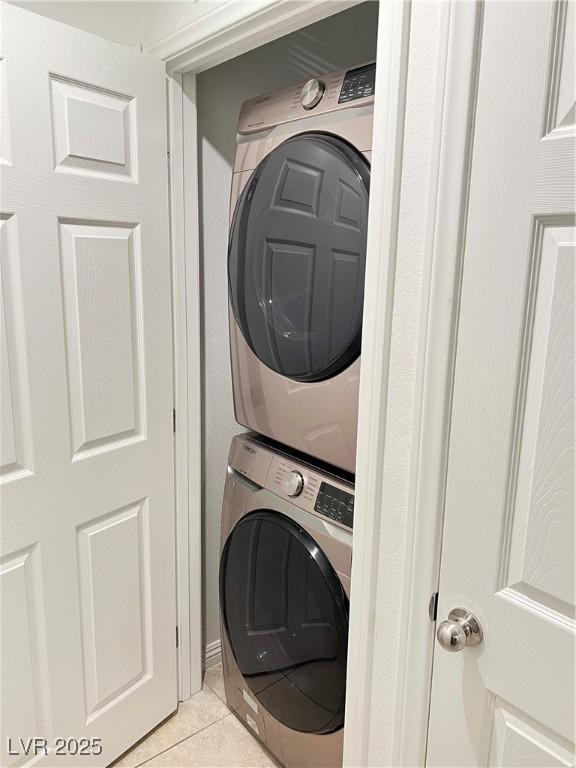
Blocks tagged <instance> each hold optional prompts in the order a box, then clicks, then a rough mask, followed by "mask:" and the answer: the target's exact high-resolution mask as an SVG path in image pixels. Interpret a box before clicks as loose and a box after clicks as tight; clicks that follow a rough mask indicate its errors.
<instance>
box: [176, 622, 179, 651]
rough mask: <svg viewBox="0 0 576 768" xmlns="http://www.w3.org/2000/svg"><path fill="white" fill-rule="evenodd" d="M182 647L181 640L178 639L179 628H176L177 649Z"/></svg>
mask: <svg viewBox="0 0 576 768" xmlns="http://www.w3.org/2000/svg"><path fill="white" fill-rule="evenodd" d="M179 645H180V638H179V637H178V627H176V648H178V646H179Z"/></svg>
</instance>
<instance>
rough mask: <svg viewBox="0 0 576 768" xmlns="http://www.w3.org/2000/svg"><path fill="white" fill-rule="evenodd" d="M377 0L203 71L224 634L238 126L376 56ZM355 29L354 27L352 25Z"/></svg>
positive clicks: (214, 501)
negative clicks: (295, 89)
mask: <svg viewBox="0 0 576 768" xmlns="http://www.w3.org/2000/svg"><path fill="white" fill-rule="evenodd" d="M377 13H378V6H377V3H374V2H368V3H364V4H362V5H359V6H356V7H354V8H351V9H350V10H347V11H344V12H342V13H340V14H337V15H335V16H332V17H330V18H328V19H325V20H323V21H321V22H318V23H316V24H314V25H312V26H310V27H307V28H305V29H303V30H300V31H298V32H294V33H292V34H291V35H287V36H286V37H283V38H280V39H278V40H276V41H274V42H272V43H269V44H268V45H266V46H263V47H261V48H259V49H257V50H255V51H251V52H250V53H247V54H244V55H243V56H240V57H238V58H236V59H233V60H232V61H229V62H226V63H225V64H221V65H220V66H218V67H214V68H213V69H211V70H208V71H206V72H203V73H202V74H200V75H199V76H198V112H199V136H200V153H199V167H200V175H201V189H200V206H201V214H202V222H201V230H202V231H201V246H202V247H201V270H202V286H203V295H202V297H201V300H202V317H203V345H204V430H203V434H204V447H205V450H204V457H205V463H204V477H203V481H204V482H203V492H204V505H203V507H204V526H203V529H204V542H203V544H204V587H205V589H204V597H205V612H204V631H205V642H206V644H207V645H210V644H213V643H215V642H217V640H218V639H219V636H220V627H219V613H218V560H219V538H220V512H221V507H222V491H223V487H224V479H225V472H226V464H227V456H228V448H229V444H230V439H231V437H232V436H233V435H234V434H237V433H238V432H239V431H241V428H240V427H239V426H238V425H237V424H236V423H235V421H234V415H233V405H232V392H231V386H230V364H229V351H228V319H227V311H228V287H227V264H226V256H227V244H228V216H229V208H228V206H229V195H230V180H231V175H232V163H233V160H234V151H235V140H236V139H235V128H236V122H237V118H238V113H239V110H240V106H241V104H242V102H243V101H245V100H246V99H248V98H250V97H252V96H256V95H258V94H261V93H264V92H266V91H269V90H273V89H275V88H281V87H283V86H285V85H288V84H290V83H293V82H297V81H298V80H301V79H305V78H307V77H309V76H312V75H317V74H321V73H323V72H329V71H331V70H334V69H338V68H340V67H347V66H352V65H354V64H357V63H359V62H363V61H367V60H370V59H373V58H375V51H376V31H377ZM352 30H353V34H352V33H351V31H352Z"/></svg>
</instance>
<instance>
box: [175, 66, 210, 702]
mask: <svg viewBox="0 0 576 768" xmlns="http://www.w3.org/2000/svg"><path fill="white" fill-rule="evenodd" d="M182 80H183V78H182V75H181V74H178V73H176V74H175V75H173V76H172V77H171V78H169V79H168V129H169V131H168V133H169V147H170V163H169V168H170V209H171V245H172V281H173V286H172V290H173V301H174V307H173V324H174V366H175V371H174V407H175V411H176V418H175V427H176V433H175V436H174V440H175V463H176V466H175V497H176V532H177V535H176V558H177V601H178V602H177V606H178V635H179V645H178V696H179V699H180V701H184V700H185V699H187V698H189V697H190V696H191V695H192V694H193V693H196V692H197V691H199V690H200V689H201V688H202V659H203V641H202V620H201V617H202V545H201V543H202V494H201V477H202V456H201V427H202V400H201V381H200V375H201V373H200V372H201V369H200V366H199V364H198V363H197V361H199V360H200V354H201V353H200V306H199V302H198V301H196V302H190V296H194V295H195V296H198V295H199V290H200V288H199V256H198V245H197V231H198V219H197V215H198V195H197V175H198V174H197V154H196V150H195V148H196V134H195V133H194V128H195V126H196V106H195V93H194V88H195V78H194V77H192V78H187V79H186V88H187V93H186V95H185V94H184V89H183V83H182ZM191 91H192V92H191ZM184 122H186V126H187V132H186V133H185V132H184ZM190 134H192V135H190Z"/></svg>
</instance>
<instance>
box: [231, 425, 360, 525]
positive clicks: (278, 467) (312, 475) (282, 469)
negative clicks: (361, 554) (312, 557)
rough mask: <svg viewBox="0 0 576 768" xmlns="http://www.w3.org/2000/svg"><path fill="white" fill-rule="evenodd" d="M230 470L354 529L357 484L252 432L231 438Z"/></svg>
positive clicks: (301, 506)
mask: <svg viewBox="0 0 576 768" xmlns="http://www.w3.org/2000/svg"><path fill="white" fill-rule="evenodd" d="M228 464H229V466H230V468H231V469H233V470H234V471H235V472H238V473H239V474H241V475H244V477H246V478H248V479H249V480H251V481H252V482H253V483H255V484H256V485H257V486H260V488H266V489H267V490H269V491H271V492H272V493H274V494H276V495H277V496H280V497H281V498H284V499H286V500H287V501H290V503H291V504H295V505H296V506H297V507H300V509H303V510H305V511H306V512H310V513H312V514H313V515H319V516H321V517H325V518H328V520H329V521H330V522H331V523H333V524H334V525H339V526H343V527H345V528H352V523H353V520H354V486H353V485H352V483H349V482H347V481H346V480H344V479H342V480H341V479H340V478H339V477H337V476H335V475H332V474H331V473H329V472H327V471H325V470H323V469H317V468H316V467H315V466H313V465H312V464H308V463H305V462H303V461H302V462H300V461H296V460H294V459H292V458H291V457H290V456H287V455H286V454H285V453H282V452H281V451H279V450H277V449H275V448H272V447H270V446H267V445H264V444H262V443H261V442H259V441H258V440H256V439H254V438H252V436H251V435H246V436H244V435H238V436H237V437H235V438H234V439H233V440H232V445H231V447H230V456H229V458H228Z"/></svg>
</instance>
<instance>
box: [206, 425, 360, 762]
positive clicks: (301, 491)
mask: <svg viewBox="0 0 576 768" xmlns="http://www.w3.org/2000/svg"><path fill="white" fill-rule="evenodd" d="M353 515H354V486H353V485H352V484H351V483H350V482H349V480H348V479H347V478H344V477H342V476H335V475H334V474H332V473H331V472H329V471H327V470H326V469H325V468H321V467H319V466H317V465H313V464H311V463H309V462H305V461H303V460H302V459H301V458H294V456H292V455H289V454H288V453H287V452H286V451H285V450H280V449H279V448H278V447H277V446H272V445H270V444H268V443H267V442H266V440H265V439H264V438H262V437H261V436H256V435H240V436H237V437H235V438H234V439H233V441H232V445H231V448H230V456H229V467H228V475H227V479H226V485H225V491H224V505H223V514H222V529H221V555H220V608H221V623H222V633H221V636H222V657H223V665H224V685H225V690H226V701H227V704H228V706H229V707H230V708H231V709H232V710H233V712H234V713H235V714H236V715H237V717H238V718H239V719H240V720H241V721H242V722H243V723H244V724H245V725H246V726H247V727H248V728H250V729H251V730H252V732H253V733H254V735H255V736H256V737H257V738H258V739H260V741H261V742H262V743H263V744H264V745H265V746H266V747H267V749H268V750H269V751H270V752H271V753H272V754H273V755H274V756H275V757H276V758H277V759H278V760H279V761H280V762H281V763H282V764H283V765H285V766H287V768H296V767H297V766H298V768H306V766H310V767H312V766H314V767H315V768H320V767H321V766H326V767H327V766H330V768H335V767H336V766H340V765H341V764H342V744H343V725H344V701H345V695H346V655H347V647H348V600H349V592H350V570H351V565H352V521H353Z"/></svg>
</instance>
